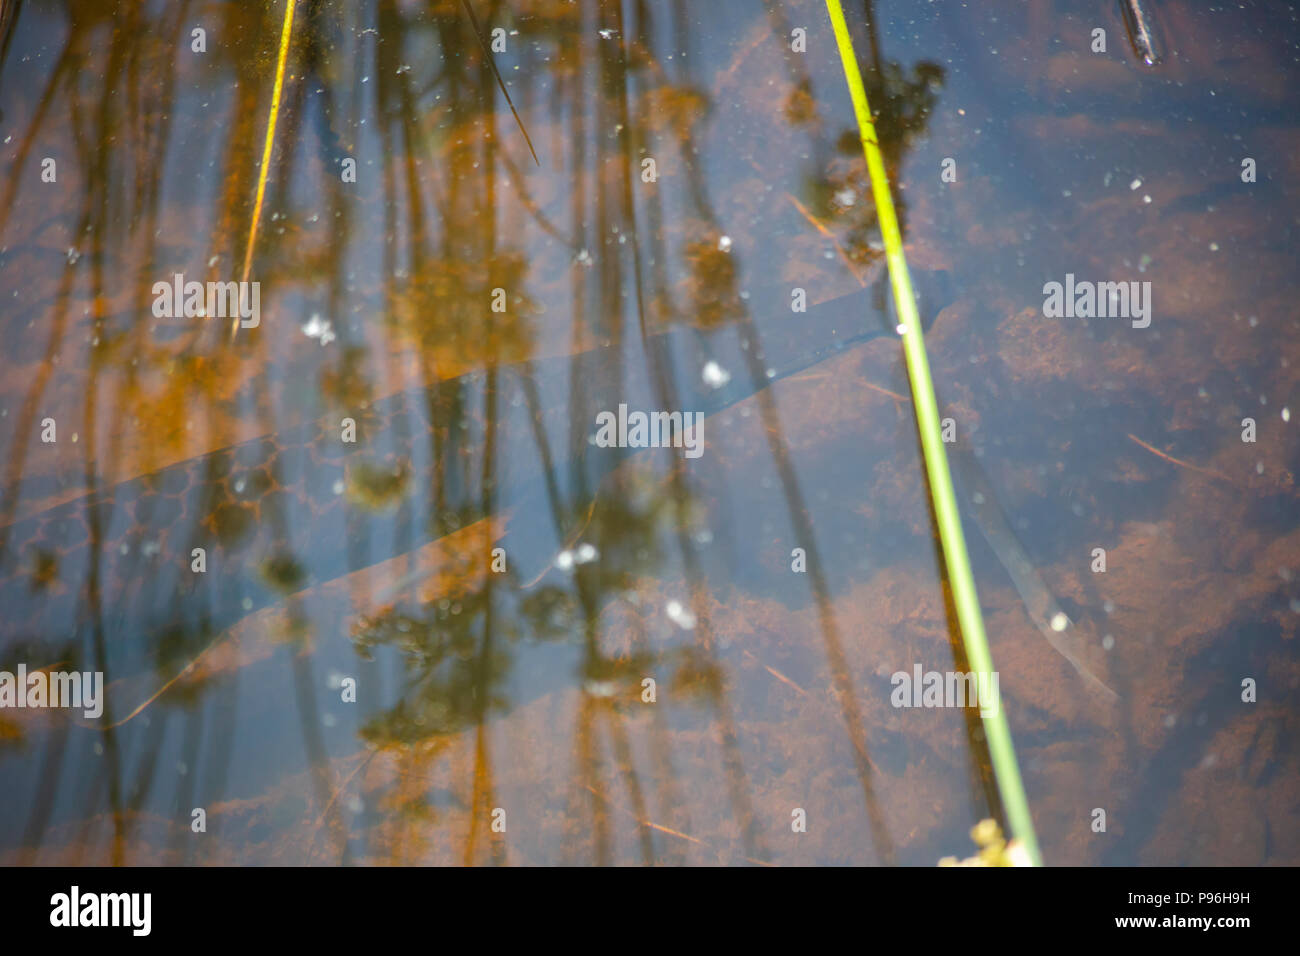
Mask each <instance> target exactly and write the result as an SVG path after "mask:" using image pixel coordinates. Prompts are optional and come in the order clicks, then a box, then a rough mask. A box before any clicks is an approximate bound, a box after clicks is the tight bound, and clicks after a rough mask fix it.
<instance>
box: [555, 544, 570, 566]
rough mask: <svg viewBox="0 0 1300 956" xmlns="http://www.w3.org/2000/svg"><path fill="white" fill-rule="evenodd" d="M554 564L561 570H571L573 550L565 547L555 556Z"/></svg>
mask: <svg viewBox="0 0 1300 956" xmlns="http://www.w3.org/2000/svg"><path fill="white" fill-rule="evenodd" d="M555 566H556V567H557V568H559V569H560V570H561V571H571V570H573V552H572V551H570V550H569V549H568V548H565V549H564V550H563V551H561V552H560V553H559V554H557V555H556V556H555Z"/></svg>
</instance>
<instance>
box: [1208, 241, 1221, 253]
mask: <svg viewBox="0 0 1300 956" xmlns="http://www.w3.org/2000/svg"><path fill="white" fill-rule="evenodd" d="M1210 251H1211V252H1218V251H1219V244H1218V243H1217V242H1212V243H1210Z"/></svg>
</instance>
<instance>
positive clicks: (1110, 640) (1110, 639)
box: [1101, 634, 1115, 650]
mask: <svg viewBox="0 0 1300 956" xmlns="http://www.w3.org/2000/svg"><path fill="white" fill-rule="evenodd" d="M1101 646H1102V648H1103V649H1105V650H1110V649H1111V648H1113V647H1114V646H1115V638H1114V636H1113V635H1111V634H1107V635H1106V636H1105V637H1103V638H1102V639H1101Z"/></svg>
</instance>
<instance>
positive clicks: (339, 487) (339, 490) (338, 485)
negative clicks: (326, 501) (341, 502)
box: [333, 478, 343, 495]
mask: <svg viewBox="0 0 1300 956" xmlns="http://www.w3.org/2000/svg"><path fill="white" fill-rule="evenodd" d="M333 490H334V494H336V495H341V494H343V479H342V478H340V479H339V480H337V481H335V482H334V486H333Z"/></svg>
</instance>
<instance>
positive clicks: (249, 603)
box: [239, 598, 253, 611]
mask: <svg viewBox="0 0 1300 956" xmlns="http://www.w3.org/2000/svg"><path fill="white" fill-rule="evenodd" d="M239 606H240V607H242V608H243V609H244V610H245V611H251V610H252V609H253V599H252V598H244V599H243V600H242V601H240V602H239Z"/></svg>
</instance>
